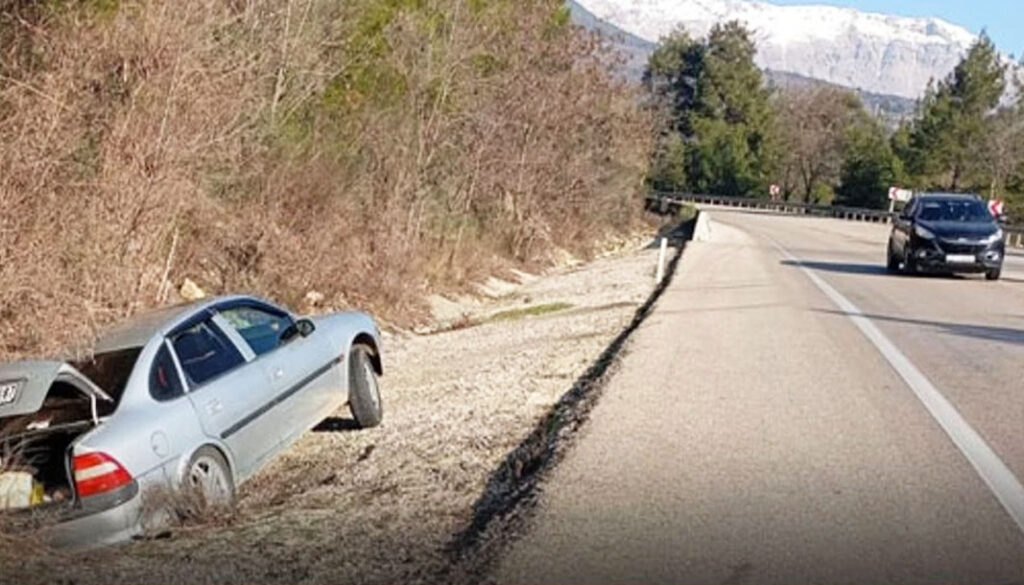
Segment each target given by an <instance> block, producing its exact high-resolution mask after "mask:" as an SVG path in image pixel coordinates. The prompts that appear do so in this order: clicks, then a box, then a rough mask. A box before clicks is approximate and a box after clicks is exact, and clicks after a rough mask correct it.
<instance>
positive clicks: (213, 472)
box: [185, 447, 235, 509]
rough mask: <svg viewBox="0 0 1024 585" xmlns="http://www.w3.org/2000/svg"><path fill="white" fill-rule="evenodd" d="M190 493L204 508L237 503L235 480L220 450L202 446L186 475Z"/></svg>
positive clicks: (226, 507)
mask: <svg viewBox="0 0 1024 585" xmlns="http://www.w3.org/2000/svg"><path fill="white" fill-rule="evenodd" d="M185 481H186V486H187V488H188V490H189V492H190V494H191V495H192V496H193V497H195V498H197V499H198V500H199V502H198V503H199V504H200V506H201V507H203V508H204V509H209V508H217V509H229V508H231V507H232V506H234V504H235V482H234V479H232V477H231V468H230V467H228V462H227V460H225V459H224V455H222V454H221V452H220V451H218V450H216V449H214V448H213V447H202V448H200V449H199V450H198V451H196V453H195V455H193V456H192V459H191V460H190V461H189V464H188V471H187V474H186V476H185Z"/></svg>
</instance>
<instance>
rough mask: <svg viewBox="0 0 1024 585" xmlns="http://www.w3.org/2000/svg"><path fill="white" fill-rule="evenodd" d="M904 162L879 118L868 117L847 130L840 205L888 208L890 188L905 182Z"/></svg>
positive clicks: (839, 194) (837, 189)
mask: <svg viewBox="0 0 1024 585" xmlns="http://www.w3.org/2000/svg"><path fill="white" fill-rule="evenodd" d="M902 175H903V162H902V161H901V160H900V159H899V157H897V156H896V155H895V154H894V153H893V151H892V147H891V146H890V145H889V141H888V140H887V138H886V135H885V129H884V128H883V127H882V125H881V124H880V123H879V122H878V121H877V120H875V119H872V118H869V117H866V116H865V117H864V118H862V119H861V120H860V121H859V122H858V123H856V124H854V125H852V126H850V127H849V128H848V129H847V131H846V136H845V140H844V145H843V166H842V171H841V172H840V179H839V186H838V187H837V188H836V201H835V202H836V204H838V205H846V206H849V207H868V208H873V209H884V208H885V207H887V206H888V204H889V195H888V191H889V188H890V187H892V186H894V185H898V184H899V183H900V182H901V181H902Z"/></svg>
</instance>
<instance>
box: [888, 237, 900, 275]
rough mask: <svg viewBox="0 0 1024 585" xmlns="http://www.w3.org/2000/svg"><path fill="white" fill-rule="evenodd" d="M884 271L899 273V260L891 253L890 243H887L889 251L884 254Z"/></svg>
mask: <svg viewBox="0 0 1024 585" xmlns="http://www.w3.org/2000/svg"><path fill="white" fill-rule="evenodd" d="M885 269H886V271H888V272H899V270H900V259H899V258H897V257H896V255H895V254H893V253H892V241H891V240H890V241H889V251H888V253H887V254H886V262H885Z"/></svg>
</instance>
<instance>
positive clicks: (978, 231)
mask: <svg viewBox="0 0 1024 585" xmlns="http://www.w3.org/2000/svg"><path fill="white" fill-rule="evenodd" d="M1005 249H1006V244H1005V241H1004V235H1003V229H1002V228H1001V227H1000V225H999V222H998V221H996V219H995V218H994V217H992V214H991V213H990V212H989V210H988V206H987V205H985V202H984V201H982V200H981V198H980V197H978V196H976V195H953V194H944V193H925V194H921V195H917V196H915V197H913V198H911V200H910V201H909V202H907V206H906V207H904V208H903V212H902V213H900V215H899V217H896V218H894V219H893V224H892V235H890V236H889V257H888V262H887V263H886V267H887V268H888V269H889V271H890V272H896V271H898V270H899V269H900V268H901V267H902V269H903V272H905V273H908V274H913V273H915V272H918V271H921V272H946V273H952V272H976V273H977V272H984V273H985V278H986V279H988V280H997V279H998V278H999V274H1000V273H1001V272H1002V268H1003V254H1004V252H1005Z"/></svg>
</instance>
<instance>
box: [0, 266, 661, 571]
mask: <svg viewBox="0 0 1024 585" xmlns="http://www.w3.org/2000/svg"><path fill="white" fill-rule="evenodd" d="M656 258H657V250H645V251H642V252H640V253H636V254H631V255H628V256H622V257H618V258H614V259H604V260H600V261H597V262H594V263H592V264H589V265H587V266H584V267H581V268H578V269H575V270H572V271H563V272H560V273H558V274H556V275H553V276H548V277H545V278H543V279H540V280H537V281H535V282H533V283H531V284H529V285H526V286H524V287H523V288H522V289H520V290H518V291H517V292H515V293H513V294H512V295H511V296H510V297H508V298H505V299H501V300H498V301H494V302H492V303H490V304H488V305H486V306H482V307H479V308H478V309H477V311H475V314H479V315H488V314H493V313H494V312H497V311H498V310H501V309H503V308H505V307H508V306H515V305H522V301H523V299H525V298H530V299H533V301H532V302H534V303H536V304H539V305H544V304H549V303H554V302H559V301H561V302H571V303H572V304H573V305H574V307H575V309H573V310H568V311H562V312H558V313H551V314H549V315H547V316H545V317H544V318H543V319H520V320H509V321H501V322H493V323H484V324H481V325H479V326H476V327H472V328H468V329H462V330H457V331H451V332H447V333H442V334H437V335H430V336H412V337H390V338H389V339H387V340H386V345H385V347H384V358H385V375H384V377H383V378H382V379H381V383H382V393H383V399H384V407H385V416H384V422H383V424H382V425H381V426H380V427H376V428H373V429H368V430H359V431H356V430H352V426H351V425H350V424H346V423H345V418H343V417H347V416H348V414H347V412H344V411H343V412H339V413H338V416H339V417H342V418H339V419H332V420H329V421H328V422H327V423H326V424H323V425H321V427H320V429H319V431H317V432H312V433H308V434H307V435H306V436H304V437H303V438H302V439H301V440H300V441H299V443H297V444H296V445H295V446H294V447H292V448H291V449H289V450H288V451H287V452H285V453H283V454H282V455H281V456H279V457H278V458H276V459H275V460H274V461H273V462H271V463H270V464H269V465H268V466H267V467H266V468H265V469H263V470H262V471H261V472H260V473H259V474H257V475H256V476H255V477H254V478H253V479H252V480H250V481H249V482H247V483H246V484H244V485H243V486H242V489H241V491H240V499H239V506H238V512H237V516H235V517H234V518H233V519H232V521H231V522H230V523H228V524H218V523H212V524H209V523H208V524H202V525H198V526H196V525H191V526H187V527H184V528H175V529H174V530H173V531H172V532H171V533H170V535H164V536H165V538H162V539H160V540H150V541H144V542H135V543H131V544H129V545H127V546H123V547H113V548H110V549H104V550H96V551H90V552H88V553H85V554H76V555H74V556H73V557H71V558H70V559H69V560H68V561H67V562H64V563H52V562H51V561H50V559H49V557H47V556H45V555H42V556H38V555H37V554H31V555H23V556H22V557H21V558H20V559H18V562H17V563H12V564H6V565H0V583H3V582H11V583H19V584H25V583H52V582H55V581H58V580H59V579H61V578H64V579H73V580H74V581H75V582H76V583H80V584H85V583H139V582H157V583H182V582H186V583H219V584H226V583H239V584H242V583H310V584H312V583H348V582H358V583H397V582H402V583H410V582H411V583H436V582H440V581H444V580H447V577H445V575H450V573H448V571H449V570H450V568H451V566H450V562H451V559H450V556H449V555H448V552H447V550H448V547H449V546H450V544H451V542H452V539H453V537H454V535H456V534H458V533H459V532H461V531H462V530H464V529H465V528H466V526H467V525H468V524H469V523H470V522H471V520H472V519H473V513H474V510H473V506H474V503H475V502H477V500H478V499H479V498H480V497H481V494H483V493H484V491H485V490H486V489H487V486H488V480H489V479H490V477H491V474H492V473H493V472H494V471H495V469H496V468H498V467H499V466H500V465H501V462H502V461H503V460H504V458H505V457H506V456H507V454H508V453H509V452H511V451H512V450H513V449H514V448H515V447H516V446H517V445H518V444H519V443H520V441H521V440H522V438H523V437H524V436H526V435H527V434H528V433H529V432H530V430H531V429H532V428H534V426H535V425H536V424H537V421H539V420H541V419H542V418H543V417H544V416H545V415H546V413H548V412H550V409H551V407H552V406H553V405H554V404H555V403H556V402H557V401H558V400H559V398H560V397H561V396H562V395H563V394H564V393H566V392H567V391H570V390H571V389H572V388H573V387H574V381H575V380H576V379H577V378H578V377H579V376H580V374H582V373H583V372H584V371H586V370H587V369H588V367H589V366H590V365H591V364H592V363H593V362H594V360H595V358H596V357H597V356H598V355H600V354H601V352H602V350H604V349H605V348H606V347H607V346H608V344H609V343H610V342H611V341H612V340H613V339H614V338H615V337H616V336H617V335H618V334H619V333H620V332H621V331H622V329H623V327H625V326H626V325H628V324H629V322H630V320H631V318H632V317H633V315H634V312H635V310H636V307H637V306H638V305H639V304H640V303H642V302H643V300H644V299H645V298H646V297H647V295H648V294H649V292H650V287H651V270H652V268H653V266H654V264H655V261H656Z"/></svg>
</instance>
